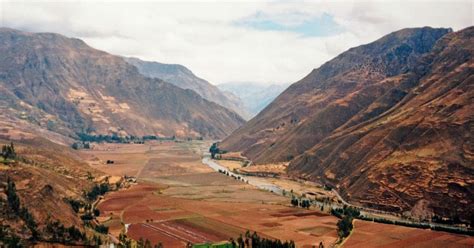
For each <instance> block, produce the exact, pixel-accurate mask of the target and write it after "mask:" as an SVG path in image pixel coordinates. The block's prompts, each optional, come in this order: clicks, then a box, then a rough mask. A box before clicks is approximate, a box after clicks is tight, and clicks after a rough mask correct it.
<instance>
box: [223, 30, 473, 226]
mask: <svg viewBox="0 0 474 248" xmlns="http://www.w3.org/2000/svg"><path fill="white" fill-rule="evenodd" d="M449 31H450V30H448V29H432V28H416V29H403V30H400V31H398V32H394V33H391V34H389V35H387V36H385V37H383V38H381V39H379V40H377V41H375V42H373V43H370V44H367V45H363V46H360V47H356V48H352V49H350V50H348V51H347V52H345V53H342V54H341V55H339V56H337V57H336V58H334V59H333V60H331V61H329V62H327V63H326V64H324V65H323V66H321V67H320V68H318V69H316V70H314V71H313V72H311V73H310V74H309V75H308V76H307V77H305V78H304V79H302V80H301V81H299V82H297V83H295V84H293V85H292V86H290V87H289V88H288V89H287V90H286V91H285V92H284V93H282V94H281V95H280V96H279V97H278V98H277V99H276V100H275V101H274V102H273V103H272V104H270V105H269V106H268V107H267V108H266V109H264V110H263V111H262V112H261V113H260V114H259V115H258V116H257V117H255V118H254V119H252V120H251V121H249V122H248V124H247V125H245V126H243V127H242V128H240V129H238V130H237V131H235V132H234V133H233V134H232V135H231V136H229V137H228V138H226V139H225V140H224V142H223V143H222V144H221V147H222V148H223V149H227V150H234V151H243V153H244V154H245V155H246V156H248V157H250V158H251V159H253V160H254V161H256V162H259V163H265V162H272V161H283V160H291V163H290V167H289V172H290V174H293V175H295V176H300V177H305V178H308V179H311V180H317V181H321V182H324V183H328V184H330V185H332V186H335V187H337V188H338V189H339V191H340V192H341V193H342V195H343V196H345V197H346V199H348V200H350V201H356V202H359V203H360V204H363V205H366V206H373V207H378V208H383V209H390V210H396V211H406V210H413V212H423V213H426V212H429V211H431V210H433V211H434V212H435V213H437V214H441V215H443V216H447V217H452V215H454V214H458V215H459V216H461V217H462V218H464V219H468V217H469V216H468V215H469V213H470V212H471V213H472V206H473V202H472V199H473V198H474V197H473V191H474V190H473V188H472V185H473V183H474V181H473V175H474V172H473V167H472V165H473V164H474V161H473V151H474V149H473V147H472V143H473V139H472V133H473V130H472V127H473V124H472V123H473V122H472V121H473V118H474V113H473V110H472V109H473V108H472V107H473V97H472V96H473V88H472V87H473V82H474V81H473V78H472V75H473V73H472V72H473V71H472V70H473V64H472V63H473V61H472V55H473V54H472V52H473V50H472V48H473V47H472V44H474V43H473V42H472V41H473V32H474V28H468V29H465V30H462V31H460V32H457V33H449ZM448 33H449V34H448ZM441 37H443V38H441ZM435 175H436V176H435ZM448 206H451V210H450V209H449V207H448ZM453 208H454V209H453ZM448 213H449V214H448ZM450 215H451V216H450Z"/></svg>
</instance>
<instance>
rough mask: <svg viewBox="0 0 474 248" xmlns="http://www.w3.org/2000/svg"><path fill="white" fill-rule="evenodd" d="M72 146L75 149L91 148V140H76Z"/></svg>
mask: <svg viewBox="0 0 474 248" xmlns="http://www.w3.org/2000/svg"><path fill="white" fill-rule="evenodd" d="M71 147H72V149H74V150H79V149H91V144H90V143H89V142H85V141H80V142H74V143H73V144H72V146H71Z"/></svg>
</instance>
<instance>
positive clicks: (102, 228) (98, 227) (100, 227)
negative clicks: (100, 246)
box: [94, 225, 109, 234]
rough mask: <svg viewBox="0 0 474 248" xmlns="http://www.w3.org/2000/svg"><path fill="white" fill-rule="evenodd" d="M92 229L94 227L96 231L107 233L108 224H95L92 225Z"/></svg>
mask: <svg viewBox="0 0 474 248" xmlns="http://www.w3.org/2000/svg"><path fill="white" fill-rule="evenodd" d="M94 229H95V230H96V231H97V232H98V233H103V234H107V233H109V227H108V226H105V225H96V226H95V227H94Z"/></svg>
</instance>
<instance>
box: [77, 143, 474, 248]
mask: <svg viewBox="0 0 474 248" xmlns="http://www.w3.org/2000/svg"><path fill="white" fill-rule="evenodd" d="M209 145H210V144H208V143H207V142H196V141H193V142H185V143H175V142H163V143H159V142H155V143H147V144H101V145H98V146H96V147H94V149H93V150H83V151H82V156H83V158H84V159H85V160H87V161H88V162H89V164H90V165H91V166H92V167H94V168H96V169H99V170H101V171H103V172H105V173H107V174H109V175H116V176H123V175H127V176H134V177H136V178H137V180H138V183H137V184H135V185H133V186H131V187H130V188H128V189H122V190H120V191H116V192H111V193H108V194H107V195H106V196H105V198H104V199H103V200H102V201H101V203H100V204H99V206H98V208H99V209H100V211H101V217H100V220H101V221H102V222H103V223H104V224H106V225H108V226H109V227H110V233H111V235H113V236H115V237H118V235H119V234H120V233H121V232H123V231H124V225H123V224H125V226H126V229H127V235H128V236H129V237H131V238H133V239H137V240H138V239H139V238H140V237H142V238H144V239H145V238H147V239H149V240H151V241H152V242H153V243H158V242H161V243H162V244H163V245H164V247H184V246H185V245H186V244H187V243H188V242H189V243H205V242H217V241H222V240H229V238H234V239H236V238H237V237H238V236H239V235H240V234H244V233H245V232H246V231H247V230H250V231H251V232H253V231H257V232H258V233H259V234H260V235H261V236H264V237H268V238H277V239H281V240H294V241H295V243H296V245H297V247H312V246H313V245H316V246H317V245H319V243H320V242H323V244H324V245H325V247H331V246H333V245H335V242H336V240H337V230H336V223H337V221H338V219H337V218H336V217H334V216H331V215H329V214H328V213H324V212H321V211H319V207H318V208H316V209H317V210H315V209H312V208H311V209H309V210H306V209H301V208H295V207H291V206H290V204H289V202H290V199H289V198H288V197H284V196H281V195H277V194H274V193H271V192H269V191H266V190H262V189H258V188H257V187H255V186H253V185H250V184H248V183H246V182H243V181H242V180H237V179H236V178H233V177H230V176H226V175H224V174H223V173H218V172H216V171H215V170H213V169H211V168H210V167H208V166H207V165H205V164H203V163H201V158H202V156H201V155H202V154H203V152H205V151H206V150H207V148H208V147H209ZM107 160H113V161H114V163H113V164H110V165H107V164H106V163H105V161H107ZM252 179H253V180H256V179H255V178H253V177H252ZM257 179H258V178H257ZM270 183H271V184H273V185H278V187H280V188H285V189H287V188H291V189H294V191H295V193H297V194H300V193H302V192H305V191H308V189H311V190H310V191H314V192H316V193H315V194H317V195H319V194H321V195H324V190H323V189H321V188H318V187H316V186H312V185H306V186H305V185H301V184H298V183H295V182H293V181H290V180H277V179H271V180H270ZM328 195H329V196H331V193H328ZM333 197H334V196H333ZM326 211H327V210H326ZM473 245H474V238H473V237H468V236H463V235H456V234H450V233H444V232H434V231H430V230H422V229H416V228H408V227H402V226H394V225H386V224H379V223H373V222H367V221H360V220H357V221H355V229H354V231H353V233H352V234H351V235H350V237H349V238H348V239H347V240H346V241H345V242H344V247H377V246H388V247H409V246H412V247H449V246H452V247H472V246H473Z"/></svg>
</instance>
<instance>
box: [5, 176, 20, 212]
mask: <svg viewBox="0 0 474 248" xmlns="http://www.w3.org/2000/svg"><path fill="white" fill-rule="evenodd" d="M6 193H7V201H8V206H9V207H10V209H11V210H13V212H15V213H18V212H19V211H20V198H18V195H17V194H16V187H15V183H14V182H13V181H12V180H11V179H10V177H8V178H7V192H6Z"/></svg>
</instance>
